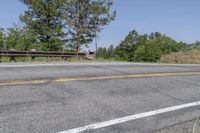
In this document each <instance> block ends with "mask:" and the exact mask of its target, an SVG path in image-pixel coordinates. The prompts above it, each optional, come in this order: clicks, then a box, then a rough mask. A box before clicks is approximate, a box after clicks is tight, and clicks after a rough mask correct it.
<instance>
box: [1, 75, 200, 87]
mask: <svg viewBox="0 0 200 133" xmlns="http://www.w3.org/2000/svg"><path fill="white" fill-rule="evenodd" d="M189 75H200V72H175V73H148V74H129V75H108V76H94V77H66V78H58V79H54V80H47V79H42V80H11V81H4V82H0V86H9V85H27V84H44V83H48V82H68V81H91V80H104V79H123V78H145V77H165V76H189Z"/></svg>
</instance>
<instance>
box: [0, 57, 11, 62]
mask: <svg viewBox="0 0 200 133" xmlns="http://www.w3.org/2000/svg"><path fill="white" fill-rule="evenodd" d="M0 62H10V57H0Z"/></svg>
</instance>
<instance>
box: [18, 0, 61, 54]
mask: <svg viewBox="0 0 200 133" xmlns="http://www.w3.org/2000/svg"><path fill="white" fill-rule="evenodd" d="M20 1H22V2H23V3H24V4H26V5H27V6H28V10H27V11H25V13H24V14H23V15H22V16H21V20H22V21H23V22H25V24H26V25H27V27H28V28H29V29H33V30H34V32H35V33H36V34H37V36H38V39H39V40H40V43H41V45H42V46H41V50H48V51H53V50H62V49H63V41H62V40H61V37H62V35H63V32H62V29H63V24H62V17H61V16H62V14H61V12H60V7H61V5H62V2H63V0H20Z"/></svg>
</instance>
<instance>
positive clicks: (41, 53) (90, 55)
mask: <svg viewBox="0 0 200 133" xmlns="http://www.w3.org/2000/svg"><path fill="white" fill-rule="evenodd" d="M78 55H79V57H82V58H87V59H92V58H95V53H94V52H80V53H79V54H78ZM3 56H6V57H33V58H34V57H63V58H71V57H75V56H76V53H75V52H46V51H6V50H0V57H3Z"/></svg>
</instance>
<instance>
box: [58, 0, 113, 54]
mask: <svg viewBox="0 0 200 133" xmlns="http://www.w3.org/2000/svg"><path fill="white" fill-rule="evenodd" d="M111 6H112V0H65V4H64V6H63V10H62V11H63V15H64V16H65V20H66V24H67V29H68V33H69V35H68V41H69V43H73V44H75V45H76V53H77V56H78V53H79V51H80V47H81V46H82V45H87V44H88V43H90V42H92V40H93V38H94V37H95V36H96V32H100V31H101V27H102V26H104V25H107V24H108V23H109V22H110V21H112V20H114V18H115V16H116V12H115V11H114V12H112V13H110V8H111Z"/></svg>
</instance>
